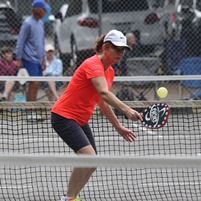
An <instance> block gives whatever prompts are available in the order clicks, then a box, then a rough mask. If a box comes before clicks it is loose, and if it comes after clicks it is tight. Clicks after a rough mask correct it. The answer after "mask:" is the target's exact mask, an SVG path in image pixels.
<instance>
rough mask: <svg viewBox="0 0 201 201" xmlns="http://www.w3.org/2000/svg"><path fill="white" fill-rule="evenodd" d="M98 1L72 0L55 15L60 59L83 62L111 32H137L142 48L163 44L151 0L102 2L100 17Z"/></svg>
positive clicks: (104, 0) (107, 0) (112, 0)
mask: <svg viewBox="0 0 201 201" xmlns="http://www.w3.org/2000/svg"><path fill="white" fill-rule="evenodd" d="M99 2H100V1H99V0H69V1H68V4H65V5H63V7H62V8H61V10H60V13H59V14H57V15H56V20H55V45H56V47H57V48H58V50H59V52H60V56H61V57H63V56H66V55H67V56H72V57H71V58H74V60H75V59H78V60H80V59H82V56H87V53H90V52H91V50H92V48H93V46H94V43H95V40H96V38H97V37H98V35H100V33H103V34H105V33H107V32H108V31H109V30H111V29H118V30H120V31H122V32H124V33H126V32H130V31H134V32H135V33H138V35H139V38H140V42H141V44H142V45H146V46H153V45H154V46H155V45H157V44H162V31H161V26H160V23H159V20H160V19H159V18H158V16H157V15H154V14H153V12H152V9H151V7H150V5H149V2H150V1H149V0H140V1H139V0H126V1H125V0H102V14H101V15H100V13H99V8H100V3H99ZM65 12H66V13H65ZM69 58H70V57H69Z"/></svg>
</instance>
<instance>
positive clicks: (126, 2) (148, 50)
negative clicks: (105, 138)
mask: <svg viewBox="0 0 201 201" xmlns="http://www.w3.org/2000/svg"><path fill="white" fill-rule="evenodd" d="M49 3H50V5H51V7H52V15H51V16H50V17H49V21H48V26H46V27H45V31H46V43H51V44H53V45H54V47H55V49H56V54H57V56H58V57H59V58H60V59H61V60H62V62H63V66H64V68H63V69H64V70H63V75H65V76H71V75H72V74H73V72H74V71H75V69H76V68H77V67H78V66H79V64H80V63H81V62H82V61H83V60H84V59H85V58H87V57H89V56H91V55H93V54H94V50H93V47H94V45H95V41H96V39H97V37H98V36H100V35H101V34H105V33H107V32H108V31H109V30H111V29H118V30H120V31H122V32H123V33H124V34H126V36H127V38H128V41H129V43H130V44H129V45H130V46H132V50H131V51H129V52H126V53H125V55H124V57H123V59H122V61H121V62H120V63H119V64H115V65H114V69H115V73H116V75H117V76H143V75H151V76H155V75H197V74H200V73H201V57H200V54H201V52H200V51H201V47H200V45H201V42H200V40H201V36H200V35H201V31H200V29H201V24H200V19H201V17H200V16H201V15H200V14H201V0H195V1H193V0H188V1H185V0H141V1H138V0H66V1H64V0H49ZM30 14H31V0H10V1H9V2H8V1H0V23H1V26H0V44H1V48H2V47H4V46H10V47H11V48H12V50H14V49H15V45H16V40H17V35H18V33H19V30H20V26H21V24H22V22H23V20H24V19H26V17H27V16H29V15H30ZM1 75H9V74H8V73H7V72H5V73H4V72H3V71H2V69H1ZM125 79H126V78H125ZM125 83H126V80H125ZM147 83H148V86H152V88H151V90H155V86H156V84H155V83H153V82H151V83H149V82H147ZM184 83H185V85H184V84H181V82H179V83H178V82H175V81H169V82H168V81H165V82H162V83H161V84H163V85H166V87H167V88H169V89H170V90H171V88H173V89H175V87H177V86H178V84H179V85H180V86H182V87H183V88H185V90H186V88H187V91H188V92H189V93H190V94H188V96H187V97H189V98H196V99H199V98H200V96H201V95H200V94H201V93H199V90H200V86H201V81H192V80H191V81H189V82H187V81H186V82H184ZM143 84H144V83H143V82H139V83H137V84H136V83H132V84H131V83H130V82H129V84H128V83H126V84H124V86H122V84H121V86H120V87H118V88H117V90H116V91H117V92H118V93H119V91H120V89H122V91H123V94H125V91H126V90H130V89H132V90H131V91H132V92H133V89H135V92H136V91H137V90H139V89H140V93H139V94H138V95H134V97H135V98H136V99H142V100H143V99H149V96H147V95H146V94H149V93H144V91H145V90H146V89H147V85H146V84H145V85H143ZM128 85H129V87H128ZM157 86H158V85H157ZM125 87H126V90H125ZM189 89H190V91H189ZM141 91H143V96H142V94H141ZM176 93H177V92H176ZM126 94H127V93H126ZM128 94H130V92H128ZM119 97H121V99H128V97H132V96H131V95H128V97H127V96H126V95H123V96H122V95H119ZM132 99H133V98H132Z"/></svg>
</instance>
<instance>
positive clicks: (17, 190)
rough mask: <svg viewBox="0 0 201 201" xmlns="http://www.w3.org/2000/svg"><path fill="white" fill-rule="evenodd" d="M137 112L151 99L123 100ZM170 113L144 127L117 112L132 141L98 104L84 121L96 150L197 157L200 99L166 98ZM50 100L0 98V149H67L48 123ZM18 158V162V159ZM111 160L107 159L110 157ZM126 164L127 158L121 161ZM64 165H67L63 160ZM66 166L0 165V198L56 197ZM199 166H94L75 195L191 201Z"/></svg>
mask: <svg viewBox="0 0 201 201" xmlns="http://www.w3.org/2000/svg"><path fill="white" fill-rule="evenodd" d="M127 104H130V105H131V106H133V107H135V108H136V109H137V110H138V111H142V110H143V108H145V107H146V106H148V105H150V104H151V102H129V103H127ZM168 104H169V105H170V106H171V115H170V117H169V120H168V123H167V125H166V126H165V127H163V128H161V129H159V130H149V129H146V128H144V127H142V125H141V123H137V122H132V121H130V120H128V119H126V118H125V117H124V116H123V115H122V114H118V118H119V119H120V121H121V122H122V123H123V124H124V125H125V126H126V127H128V128H130V129H132V130H133V131H134V132H136V133H137V134H138V138H137V140H136V142H134V143H128V142H126V141H124V140H123V139H122V137H120V136H119V135H118V134H117V133H116V131H115V130H114V128H112V126H111V125H110V124H109V122H108V121H107V119H105V118H104V116H103V115H102V114H101V113H100V111H99V110H98V109H96V111H95V112H94V115H93V118H92V119H91V120H90V124H91V127H92V130H93V132H94V135H95V140H96V144H97V150H98V153H99V154H109V155H113V154H114V155H126V156H134V155H140V156H149V155H150V156H151V155H159V156H160V155H161V156H164V155H167V156H169V155H187V156H199V155H200V153H201V138H200V118H201V102H200V101H196V102H195V101H183V102H181V101H177V102H169V103H168ZM50 108H51V103H23V104H22V103H21V104H20V103H12V104H11V103H6V104H5V103H2V104H1V110H0V122H1V123H0V129H1V135H0V138H1V140H0V152H1V153H3V154H8V153H11V154H12V153H21V154H33V153H34V154H46V153H48V154H55V153H57V154H67V155H68V154H70V153H72V152H71V151H70V149H69V148H68V147H67V146H66V145H65V144H64V143H63V142H62V141H61V140H60V138H59V137H58V136H57V134H56V133H55V132H54V131H53V129H52V127H51V124H50ZM22 163H23V161H22ZM111 163H112V160H111ZM127 163H129V159H128V160H127ZM69 166H70V164H69ZM71 169H72V167H68V166H64V165H57V164H56V163H54V161H52V165H51V166H44V165H37V164H36V165H31V164H30V165H29V164H27V165H23V164H22V165H19V164H18V165H3V164H1V166H0V178H1V179H0V200H34V201H39V200H52V201H56V200H59V199H60V197H61V195H62V194H63V192H64V191H65V190H66V188H67V187H66V186H67V182H68V178H69V175H70V172H71ZM200 181H201V169H200V168H194V167H192V168H189V167H183V168H181V167H179V168H176V167H175V168H169V167H167V168H160V167H159V168H150V167H149V166H145V167H144V168H132V167H131V168H128V167H126V168H122V167H121V168H120V167H118V166H117V167H115V168H114V167H113V168H103V167H98V169H97V171H96V172H95V173H94V174H93V176H92V178H91V179H90V182H89V183H88V184H87V186H86V187H85V188H84V190H83V191H82V192H81V194H80V198H81V200H87V201H90V200H117V201H118V200H119V201H120V200H139V201H141V200H142V201H144V200H160V201H162V200H167V201H170V200H171V201H172V200H186V201H189V200H193V201H194V200H195V201H198V200H200V199H201V182H200Z"/></svg>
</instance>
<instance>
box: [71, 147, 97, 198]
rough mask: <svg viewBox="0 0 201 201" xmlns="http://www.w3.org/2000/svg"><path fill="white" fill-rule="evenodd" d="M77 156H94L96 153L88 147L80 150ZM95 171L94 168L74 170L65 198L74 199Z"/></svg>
mask: <svg viewBox="0 0 201 201" xmlns="http://www.w3.org/2000/svg"><path fill="white" fill-rule="evenodd" d="M77 154H88V155H95V154H96V152H95V151H94V149H93V147H92V146H91V145H88V146H86V147H83V148H81V149H80V150H79V151H78V152H77ZM95 170H96V168H74V169H73V171H72V174H71V177H70V180H69V184H68V190H67V197H70V198H71V197H72V198H76V197H77V195H78V194H79V193H80V191H81V190H82V188H83V187H84V186H85V184H86V183H87V182H88V180H89V178H90V177H91V175H92V173H93V172H94V171H95Z"/></svg>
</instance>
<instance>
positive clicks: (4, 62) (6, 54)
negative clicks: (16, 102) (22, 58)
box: [0, 47, 17, 101]
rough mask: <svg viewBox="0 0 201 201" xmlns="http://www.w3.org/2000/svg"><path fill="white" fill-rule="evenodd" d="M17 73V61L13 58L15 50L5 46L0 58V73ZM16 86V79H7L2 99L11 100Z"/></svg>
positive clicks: (5, 74)
mask: <svg viewBox="0 0 201 201" xmlns="http://www.w3.org/2000/svg"><path fill="white" fill-rule="evenodd" d="M16 73H17V66H16V61H15V60H14V59H13V51H12V49H11V48H10V47H3V48H2V50H1V60H0V75H2V76H15V75H16ZM13 86H14V81H6V82H5V87H4V91H3V95H2V97H1V99H0V100H1V101H7V100H11V92H12V89H13Z"/></svg>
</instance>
